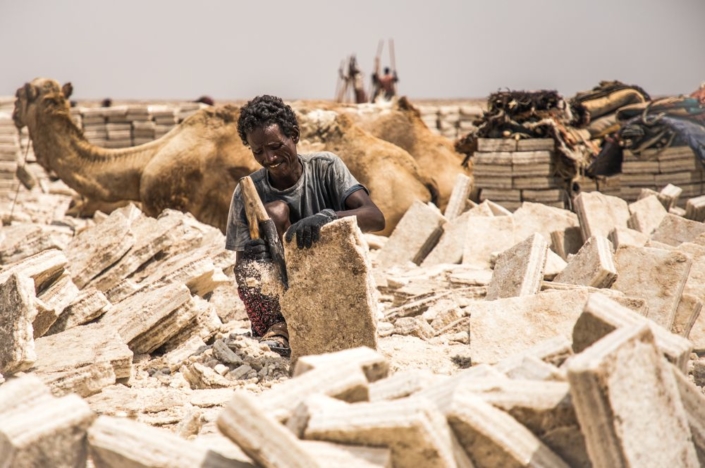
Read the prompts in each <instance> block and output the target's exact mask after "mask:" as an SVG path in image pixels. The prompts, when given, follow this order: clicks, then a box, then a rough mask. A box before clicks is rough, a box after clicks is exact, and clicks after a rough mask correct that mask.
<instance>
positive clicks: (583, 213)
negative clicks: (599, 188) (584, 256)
mask: <svg viewBox="0 0 705 468" xmlns="http://www.w3.org/2000/svg"><path fill="white" fill-rule="evenodd" d="M575 211H576V213H577V214H578V219H579V220H580V229H581V232H582V234H583V240H585V241H587V240H588V239H589V238H590V237H592V236H596V235H597V236H602V237H607V236H608V235H609V233H610V231H612V229H614V228H616V227H628V225H627V222H628V221H629V216H630V214H629V207H628V206H627V202H625V201H624V200H622V199H621V198H617V197H612V196H609V195H603V194H601V193H600V192H583V193H581V194H580V195H578V196H577V197H576V198H575Z"/></svg>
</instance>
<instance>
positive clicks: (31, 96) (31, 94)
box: [24, 83, 39, 102]
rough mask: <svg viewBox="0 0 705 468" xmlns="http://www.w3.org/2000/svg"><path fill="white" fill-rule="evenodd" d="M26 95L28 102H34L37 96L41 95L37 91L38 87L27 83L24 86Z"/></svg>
mask: <svg viewBox="0 0 705 468" xmlns="http://www.w3.org/2000/svg"><path fill="white" fill-rule="evenodd" d="M24 94H25V96H27V101H29V102H32V101H34V100H35V99H37V96H38V95H39V91H37V87H36V86H34V85H33V84H32V83H25V84H24Z"/></svg>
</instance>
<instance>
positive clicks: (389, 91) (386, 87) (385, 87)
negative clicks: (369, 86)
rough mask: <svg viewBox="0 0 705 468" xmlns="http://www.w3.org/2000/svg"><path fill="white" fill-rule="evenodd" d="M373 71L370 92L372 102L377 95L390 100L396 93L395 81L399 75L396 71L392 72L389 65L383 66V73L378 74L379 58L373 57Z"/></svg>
mask: <svg viewBox="0 0 705 468" xmlns="http://www.w3.org/2000/svg"><path fill="white" fill-rule="evenodd" d="M375 61H376V62H377V63H376V66H375V72H374V73H373V74H372V83H373V88H374V92H373V94H372V102H374V101H376V100H377V98H378V97H379V96H382V97H383V98H384V100H385V101H390V100H391V99H392V98H393V97H394V96H396V94H397V85H396V84H397V82H398V81H399V77H398V76H397V71H396V70H394V72H392V71H391V70H390V69H389V67H384V75H382V76H379V59H375Z"/></svg>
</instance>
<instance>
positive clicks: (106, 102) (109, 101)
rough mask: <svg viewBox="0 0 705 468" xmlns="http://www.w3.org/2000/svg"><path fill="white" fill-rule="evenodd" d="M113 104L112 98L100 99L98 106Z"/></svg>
mask: <svg viewBox="0 0 705 468" xmlns="http://www.w3.org/2000/svg"><path fill="white" fill-rule="evenodd" d="M112 105H113V100H112V99H110V98H109V97H108V98H105V99H103V100H102V101H100V107H111V106H112Z"/></svg>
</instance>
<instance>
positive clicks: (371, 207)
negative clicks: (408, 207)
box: [335, 190, 385, 232]
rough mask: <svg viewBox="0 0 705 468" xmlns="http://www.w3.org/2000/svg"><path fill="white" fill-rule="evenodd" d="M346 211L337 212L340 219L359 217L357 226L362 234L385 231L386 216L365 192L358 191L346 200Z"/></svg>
mask: <svg viewBox="0 0 705 468" xmlns="http://www.w3.org/2000/svg"><path fill="white" fill-rule="evenodd" d="M345 207H346V208H347V210H345V211H337V212H336V213H335V214H336V215H338V218H344V217H345V216H357V225H358V227H359V228H360V230H361V231H362V232H376V231H381V230H382V229H384V226H385V221H384V215H383V214H382V212H381V211H380V209H379V208H378V207H377V205H375V203H374V202H373V201H372V199H371V198H370V196H369V195H368V194H367V192H366V191H364V190H357V191H355V192H353V193H352V194H350V196H348V198H346V199H345Z"/></svg>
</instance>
